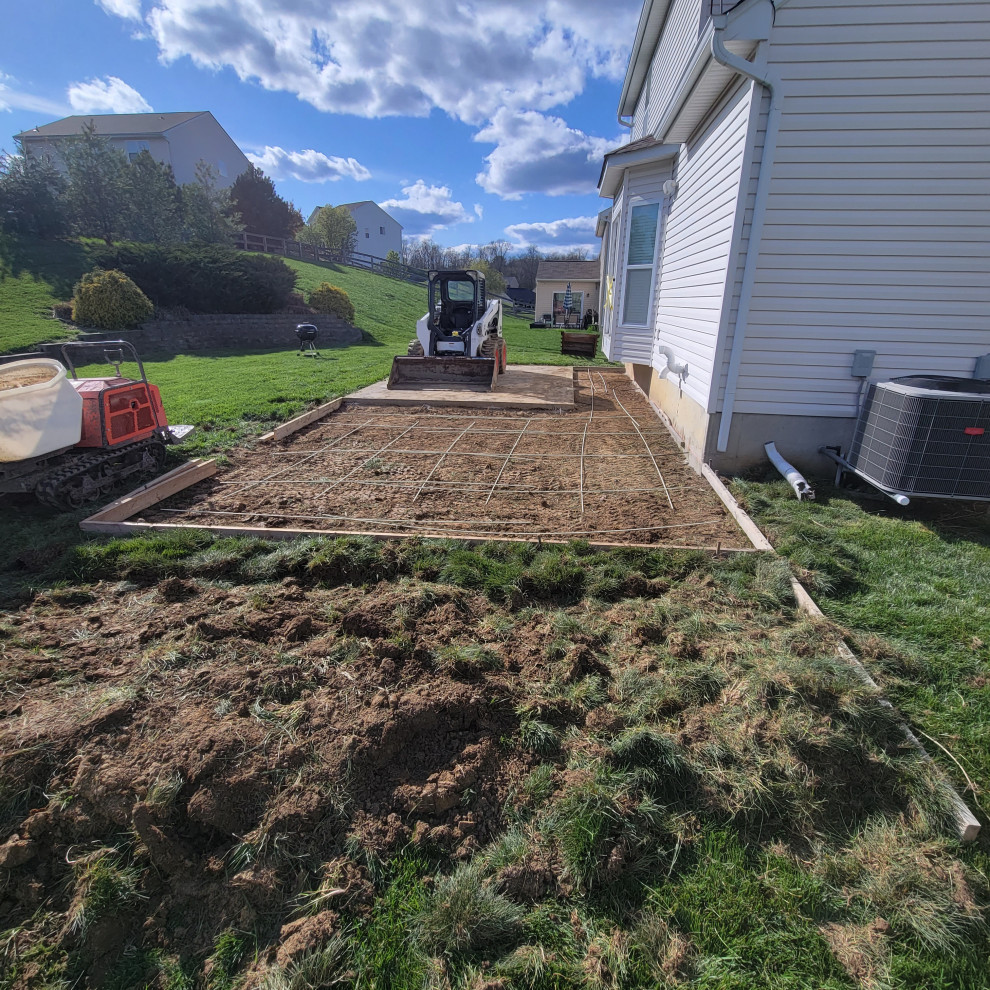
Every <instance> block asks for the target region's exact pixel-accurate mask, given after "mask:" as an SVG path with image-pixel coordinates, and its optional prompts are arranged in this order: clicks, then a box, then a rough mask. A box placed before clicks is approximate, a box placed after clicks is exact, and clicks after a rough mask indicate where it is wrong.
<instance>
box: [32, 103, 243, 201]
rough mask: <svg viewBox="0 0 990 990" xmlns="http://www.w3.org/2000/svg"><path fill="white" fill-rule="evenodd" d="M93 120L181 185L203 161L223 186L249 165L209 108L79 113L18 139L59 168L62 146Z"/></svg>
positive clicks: (117, 142) (114, 140) (193, 176)
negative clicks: (161, 165) (147, 156)
mask: <svg viewBox="0 0 990 990" xmlns="http://www.w3.org/2000/svg"><path fill="white" fill-rule="evenodd" d="M89 123H92V124H93V126H94V127H95V129H96V133H97V134H99V135H100V136H101V137H105V138H106V139H107V140H108V141H109V142H110V143H111V144H112V145H113V146H114V147H116V148H119V149H120V150H121V151H123V152H124V153H125V154H126V155H127V156H128V158H129V159H131V160H132V161H133V159H134V158H135V157H136V156H137V155H138V154H139V153H140V152H141V151H148V152H149V153H150V155H151V157H152V158H154V159H155V161H158V162H162V163H164V164H166V165H171V166H172V174H173V175H174V176H175V181H176V182H177V183H178V184H179V185H183V184H185V183H187V182H194V181H195V179H196V166H197V164H198V163H199V162H200V161H204V162H206V163H207V164H208V165H211V166H212V167H213V168H214V170H215V171H216V176H217V185H218V186H220V187H221V188H224V187H227V186H230V185H233V182H234V180H235V179H236V178H237V176H238V175H240V174H241V172H244V171H246V170H247V168H248V166H249V165H250V164H251V163H250V162H249V161H248V160H247V158H246V157H245V155H244V153H243V152H242V151H241V149H240V148H238V147H237V145H236V144H235V143H234V142H233V140H232V139H231V138H230V135H228V134H227V132H226V131H225V130H224V129H223V128H222V127H221V126H220V124H219V122H218V121H217V119H216V118H215V117H214V116H213V114H212V113H210V112H209V111H208V110H200V111H190V112H177V113H108V114H80V115H77V116H74V117H64V118H63V119H62V120H56V121H53V122H52V123H51V124H44V125H41V126H39V127H33V128H32V129H31V130H29V131H23V132H21V133H20V134H18V135H17V139H18V140H19V141H20V142H21V144H22V146H23V148H24V150H25V152H26V153H27V154H31V155H49V156H51V158H52V159H53V161H54V162H55V163H56V165H58V166H59V167H60V168H61V167H63V166H62V161H61V155H60V153H59V148H60V146H61V145H62V143H63V142H64V141H66V140H71V139H73V138H75V137H78V136H79V135H80V134H81V133H82V129H83V126H84V125H86V124H89Z"/></svg>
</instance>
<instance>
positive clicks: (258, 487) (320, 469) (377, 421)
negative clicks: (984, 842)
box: [141, 369, 749, 549]
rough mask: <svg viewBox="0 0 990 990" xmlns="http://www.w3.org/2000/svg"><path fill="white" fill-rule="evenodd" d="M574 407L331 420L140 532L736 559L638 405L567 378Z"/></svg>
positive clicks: (604, 383) (656, 425) (732, 534)
mask: <svg viewBox="0 0 990 990" xmlns="http://www.w3.org/2000/svg"><path fill="white" fill-rule="evenodd" d="M575 400H576V408H575V410H574V411H569V412H556V413H555V412H553V411H547V412H520V411H512V410H491V409H486V408H485V407H484V406H483V405H479V407H478V408H474V409H454V408H445V407H442V406H432V407H431V406H426V405H424V406H422V407H414V408H391V409H390V408H376V407H362V406H359V405H356V404H350V403H345V405H344V406H343V407H342V408H341V409H340V410H338V411H337V412H335V413H333V414H331V415H330V416H329V417H327V418H326V419H324V420H321V421H319V422H318V423H316V424H314V425H313V426H311V427H309V428H307V429H304V430H302V431H300V432H299V433H296V434H294V435H292V436H290V437H288V438H286V440H284V441H283V442H281V443H278V444H264V445H259V446H257V447H256V448H254V449H253V450H251V451H238V452H236V453H235V454H234V455H232V458H231V459H232V462H233V463H232V466H231V467H230V468H229V469H228V470H225V471H223V472H222V473H221V474H219V475H218V476H217V477H215V478H213V479H210V480H209V481H205V482H202V483H200V484H198V485H196V486H195V487H193V488H190V489H188V490H186V491H184V492H182V493H180V494H178V495H176V496H174V497H173V498H171V499H169V500H168V501H165V502H163V503H162V504H161V505H160V506H157V507H156V508H155V509H152V510H148V511H146V512H145V513H143V515H142V517H141V518H142V519H143V520H144V521H146V522H165V523H172V524H177V523H178V524H183V523H184V524H187V525H199V526H204V525H205V526H243V527H265V528H269V529H309V530H319V531H337V532H354V533H360V532H378V533H381V532H386V533H394V534H396V535H422V536H426V535H430V536H473V537H486V538H496V539H498V538H522V539H549V540H569V539H587V540H590V541H594V542H602V543H618V544H652V545H660V546H684V547H699V548H709V549H715V548H717V547H722V548H724V549H742V548H748V547H749V543H748V541H747V540H746V538H745V536H744V535H743V534H742V533H741V532H740V531H739V529H738V527H737V526H736V525H735V523H734V522H733V520H732V518H731V517H730V516H729V515H728V513H727V512H726V510H725V507H724V506H723V505H722V503H721V502H720V501H719V499H718V497H717V496H716V495H715V494H714V492H713V491H712V490H711V488H710V487H709V485H708V484H707V483H706V482H705V481H704V479H703V478H701V477H699V476H698V475H697V474H696V473H695V472H694V471H692V470H691V468H690V467H689V466H688V464H687V463H686V459H685V456H684V453H683V451H682V450H681V449H680V447H679V446H678V444H677V443H676V442H675V441H674V440H673V438H672V437H671V436H670V433H669V432H668V431H667V429H666V428H665V427H664V425H663V423H662V422H661V421H660V420H659V419H658V418H657V416H656V414H655V413H654V412H653V410H652V409H651V408H650V406H649V404H648V403H647V402H646V401H645V400H644V398H643V396H642V394H641V393H640V392H639V391H638V390H637V389H636V388H635V386H634V385H633V384H632V383H631V382H630V381H629V380H628V379H627V378H626V377H625V376H624V375H623V374H622V373H621V372H616V371H601V372H600V371H592V370H591V369H585V370H582V371H580V372H577V371H576V372H575Z"/></svg>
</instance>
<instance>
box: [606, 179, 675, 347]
mask: <svg viewBox="0 0 990 990" xmlns="http://www.w3.org/2000/svg"><path fill="white" fill-rule="evenodd" d="M654 204H655V205H656V207H657V232H656V238H655V239H654V242H653V261H652V262H651V263H650V264H649V265H630V264H629V262H628V258H629V237H630V235H631V234H632V211H633V209H634V208H635V207H637V206H653V205H654ZM663 205H664V199H663V196H662V195H661V196H657V197H649V198H647V197H645V196H635V197H633V198H632V199H630V200H629V202H628V203H627V204H626V206H625V209H624V210H623V214H624V215H623V222H624V225H625V230H624V231H623V238H622V257H621V259H619V264H618V265H617V269H618V272H619V276H620V278H621V289H622V291H621V293H620V298H619V300H618V302H619V305H620V306H621V307H622V310H621V312H620V313H616V314H615V315H616V326H618V327H619V328H620V329H626V328H628V329H630V330H652V329H653V324H654V323H655V322H656V320H655V318H654V311H655V305H656V293H657V265H658V263H659V261H660V244H661V237H662V235H663V222H664V209H663ZM647 268H649V269H650V297H649V300H648V301H647V304H646V322H645V323H626V321H625V315H626V274H627V273H628V272H629V270H630V269H636V270H637V271H643V270H645V269H647Z"/></svg>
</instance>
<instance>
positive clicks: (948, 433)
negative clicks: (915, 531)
mask: <svg viewBox="0 0 990 990" xmlns="http://www.w3.org/2000/svg"><path fill="white" fill-rule="evenodd" d="M849 461H850V463H851V464H852V465H853V467H854V468H855V469H856V472H857V473H858V474H861V475H862V476H863V477H864V478H866V479H867V480H868V481H870V482H872V483H873V484H875V485H877V486H878V487H880V488H883V489H886V490H888V491H894V492H903V493H904V494H906V495H915V496H930V497H942V498H967V499H990V381H984V380H976V379H964V378H948V377H936V376H930V375H915V376H909V377H906V378H897V379H894V380H893V381H889V382H878V383H876V384H873V385H871V386H870V389H869V392H868V393H867V397H866V401H865V403H864V405H863V410H862V412H861V414H860V417H859V421H858V422H857V424H856V432H855V436H854V439H853V445H852V450H851V451H850V455H849Z"/></svg>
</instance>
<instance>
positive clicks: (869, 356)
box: [849, 351, 877, 378]
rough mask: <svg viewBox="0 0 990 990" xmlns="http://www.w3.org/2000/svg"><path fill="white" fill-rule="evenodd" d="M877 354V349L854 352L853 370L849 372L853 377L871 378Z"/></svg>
mask: <svg viewBox="0 0 990 990" xmlns="http://www.w3.org/2000/svg"><path fill="white" fill-rule="evenodd" d="M876 356H877V352H876V351H855V352H854V353H853V366H852V371H850V372H849V374H850V375H852V377H853V378H869V377H870V374H871V372H872V371H873V360H874V358H875V357H876Z"/></svg>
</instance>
